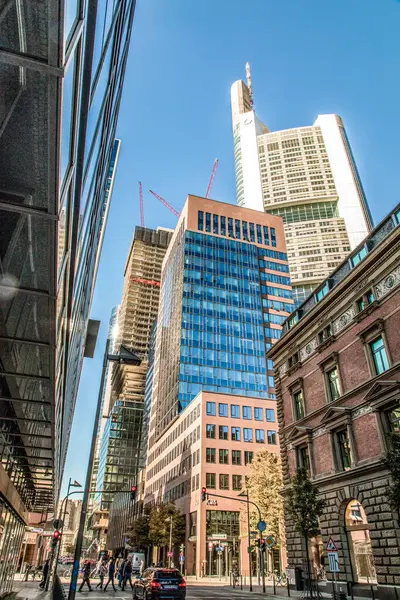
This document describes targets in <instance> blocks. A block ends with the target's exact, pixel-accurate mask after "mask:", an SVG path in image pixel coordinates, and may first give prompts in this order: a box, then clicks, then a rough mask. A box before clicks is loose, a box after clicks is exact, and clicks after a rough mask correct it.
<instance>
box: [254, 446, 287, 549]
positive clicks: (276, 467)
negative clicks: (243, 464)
mask: <svg viewBox="0 0 400 600" xmlns="http://www.w3.org/2000/svg"><path fill="white" fill-rule="evenodd" d="M247 486H248V490H249V496H250V499H251V500H253V501H254V502H255V503H256V504H258V506H259V507H260V510H261V516H262V518H263V519H264V520H265V521H266V523H267V532H268V533H269V534H270V535H272V536H273V537H274V538H275V539H276V540H279V539H281V540H282V539H283V538H284V535H283V531H282V530H283V516H284V515H283V497H282V494H281V490H282V488H283V480H282V467H281V461H280V458H279V456H278V455H277V454H275V453H274V454H273V453H272V452H268V450H260V451H259V452H257V453H256V455H255V456H254V459H253V462H252V463H251V467H250V470H249V475H248V477H247ZM251 520H252V526H253V527H255V526H256V525H257V522H258V513H257V514H256V513H254V512H252V519H251Z"/></svg>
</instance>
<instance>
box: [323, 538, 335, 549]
mask: <svg viewBox="0 0 400 600" xmlns="http://www.w3.org/2000/svg"><path fill="white" fill-rule="evenodd" d="M325 550H326V551H327V552H337V546H336V544H335V542H334V541H333V539H332V538H331V537H330V538H329V540H328V542H327V544H326V547H325Z"/></svg>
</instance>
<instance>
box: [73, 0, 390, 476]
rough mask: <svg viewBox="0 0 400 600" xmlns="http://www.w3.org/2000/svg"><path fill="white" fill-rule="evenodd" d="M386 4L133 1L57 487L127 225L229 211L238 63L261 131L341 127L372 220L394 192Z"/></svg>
mask: <svg viewBox="0 0 400 600" xmlns="http://www.w3.org/2000/svg"><path fill="white" fill-rule="evenodd" d="M399 31H400V2H399V1H398V0H301V1H299V0H252V1H251V2H247V3H245V2H243V0H137V9H136V15H135V22H134V27H133V32H132V41H131V48H130V57H129V62H128V68H127V74H126V81H125V89H124V95H123V101H122V106H121V112H120V117H119V126H118V137H120V138H121V140H122V146H121V154H120V161H119V165H118V171H117V178H116V184H115V188H114V194H113V198H112V204H111V210H110V215H109V219H108V225H107V231H106V235H105V240H104V246H103V253H102V258H101V262H100V268H99V273H98V278H97V286H96V291H95V295H94V300H93V305H92V311H91V316H92V318H95V319H101V328H100V335H99V339H98V342H97V347H96V353H95V358H94V359H92V360H90V359H85V361H84V367H83V374H82V379H81V384H80V391H79V397H78V401H77V406H76V411H75V420H74V425H73V429H72V434H71V439H70V448H69V454H68V459H67V464H66V469H65V477H64V480H68V477H72V478H74V479H78V481H80V483H82V484H83V483H84V480H85V473H86V465H87V456H88V451H89V446H90V438H91V433H92V423H93V418H94V412H95V403H96V399H97V393H98V385H99V380H100V374H101V364H102V357H103V352H104V344H105V338H106V332H107V326H108V319H109V315H110V312H111V308H112V307H113V306H114V305H115V304H118V302H119V301H120V298H121V293H122V284H123V270H124V265H125V260H126V256H127V253H128V250H129V246H130V243H131V240H132V235H133V230H134V227H135V225H137V224H140V218H139V200H138V186H137V182H138V180H141V181H142V182H143V189H144V190H145V194H144V201H145V213H146V215H145V216H146V225H147V226H148V227H157V226H158V225H161V226H165V227H174V225H175V223H176V218H175V217H174V215H173V214H172V213H170V212H169V211H168V210H167V209H166V208H164V207H163V206H162V205H161V204H160V203H158V201H157V200H156V199H155V198H154V197H153V196H151V195H149V194H147V190H148V189H153V190H154V191H156V192H158V193H159V194H160V195H161V196H164V197H165V198H166V199H167V200H168V201H169V202H171V204H173V205H174V206H176V207H177V208H178V209H179V208H181V207H182V206H183V204H184V201H185V198H186V196H187V194H188V193H194V194H198V195H204V194H205V192H206V188H207V183H208V179H209V176H210V172H211V168H212V164H213V161H214V159H215V158H216V157H218V158H219V161H220V162H219V168H218V172H217V175H216V178H215V184H214V188H213V193H212V197H213V198H215V199H217V200H221V201H224V202H232V203H234V202H235V182H234V170H233V148H232V132H231V115H230V86H231V84H232V83H233V82H234V81H235V80H237V79H242V78H243V77H244V65H245V63H246V61H250V63H251V69H252V78H253V89H254V99H255V108H256V110H257V112H258V114H259V115H260V117H261V118H262V119H263V121H264V122H265V123H266V125H267V126H268V127H269V128H270V129H271V130H274V129H285V128H289V127H297V126H302V125H310V124H312V123H313V122H314V120H315V119H316V117H317V115H318V114H324V113H338V114H340V115H341V117H342V118H343V120H344V123H345V126H346V129H347V133H348V136H349V139H350V143H351V145H352V148H353V152H354V155H355V158H356V161H357V165H358V169H359V171H360V175H361V178H362V181H363V184H364V188H365V191H366V194H367V198H368V201H369V205H370V208H371V211H372V215H373V218H374V220H375V223H376V222H378V221H379V220H380V219H381V218H382V217H383V216H384V215H385V214H386V213H387V212H388V211H389V210H390V209H391V208H392V207H393V206H394V205H395V204H396V203H397V202H399V201H400V196H399V193H398V190H399V183H400V164H399V157H400V152H399V144H400V117H399V115H400V79H399V62H400V36H399Z"/></svg>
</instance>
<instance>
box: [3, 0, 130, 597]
mask: <svg viewBox="0 0 400 600" xmlns="http://www.w3.org/2000/svg"><path fill="white" fill-rule="evenodd" d="M134 9H135V1H134V0H114V1H112V2H111V1H110V0H87V1H86V2H85V1H83V0H65V1H64V0H7V1H5V2H2V3H1V7H0V88H1V90H2V93H1V95H2V99H1V102H0V265H1V268H0V390H1V396H0V398H1V399H0V419H1V423H0V427H1V431H2V438H1V447H0V451H1V465H0V502H1V507H2V508H1V510H2V513H1V514H2V516H1V518H0V520H1V522H0V554H1V556H2V561H1V564H0V587H1V589H2V591H5V590H7V589H9V588H10V587H11V585H12V578H13V574H14V570H15V564H16V561H17V559H18V552H19V547H20V538H21V536H20V533H19V532H20V529H21V528H23V526H24V524H26V523H27V521H28V513H29V512H40V513H42V514H43V518H44V519H45V518H46V514H47V513H48V512H50V511H52V510H53V507H54V505H55V504H54V502H55V500H56V499H57V497H58V494H59V486H60V483H61V479H62V473H63V468H64V462H65V456H66V452H67V447H68V439H69V434H70V430H71V422H72V416H73V411H74V405H75V400H76V395H77V391H78V385H79V378H80V372H81V367H82V361H83V357H84V356H91V355H92V353H93V350H94V343H95V340H96V334H97V327H98V324H96V323H90V322H89V310H90V304H91V299H92V294H93V287H94V283H95V277H96V270H97V266H98V259H99V253H100V250H101V244H102V237H103V235H104V228H105V222H106V218H107V211H108V206H109V202H110V197H111V191H112V180H113V177H114V175H115V168H116V164H117V159H118V151H119V143H118V142H116V141H115V138H116V125H117V119H118V111H119V105H120V101H121V94H122V88H123V81H124V73H125V68H126V61H127V56H128V49H129V42H130V36H131V29H132V22H133V17H134ZM17 546H18V550H17V549H16V548H17Z"/></svg>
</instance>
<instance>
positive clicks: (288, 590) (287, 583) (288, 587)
mask: <svg viewBox="0 0 400 600" xmlns="http://www.w3.org/2000/svg"><path fill="white" fill-rule="evenodd" d="M286 586H287V595H288V598H290V584H289V577H287V578H286Z"/></svg>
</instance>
